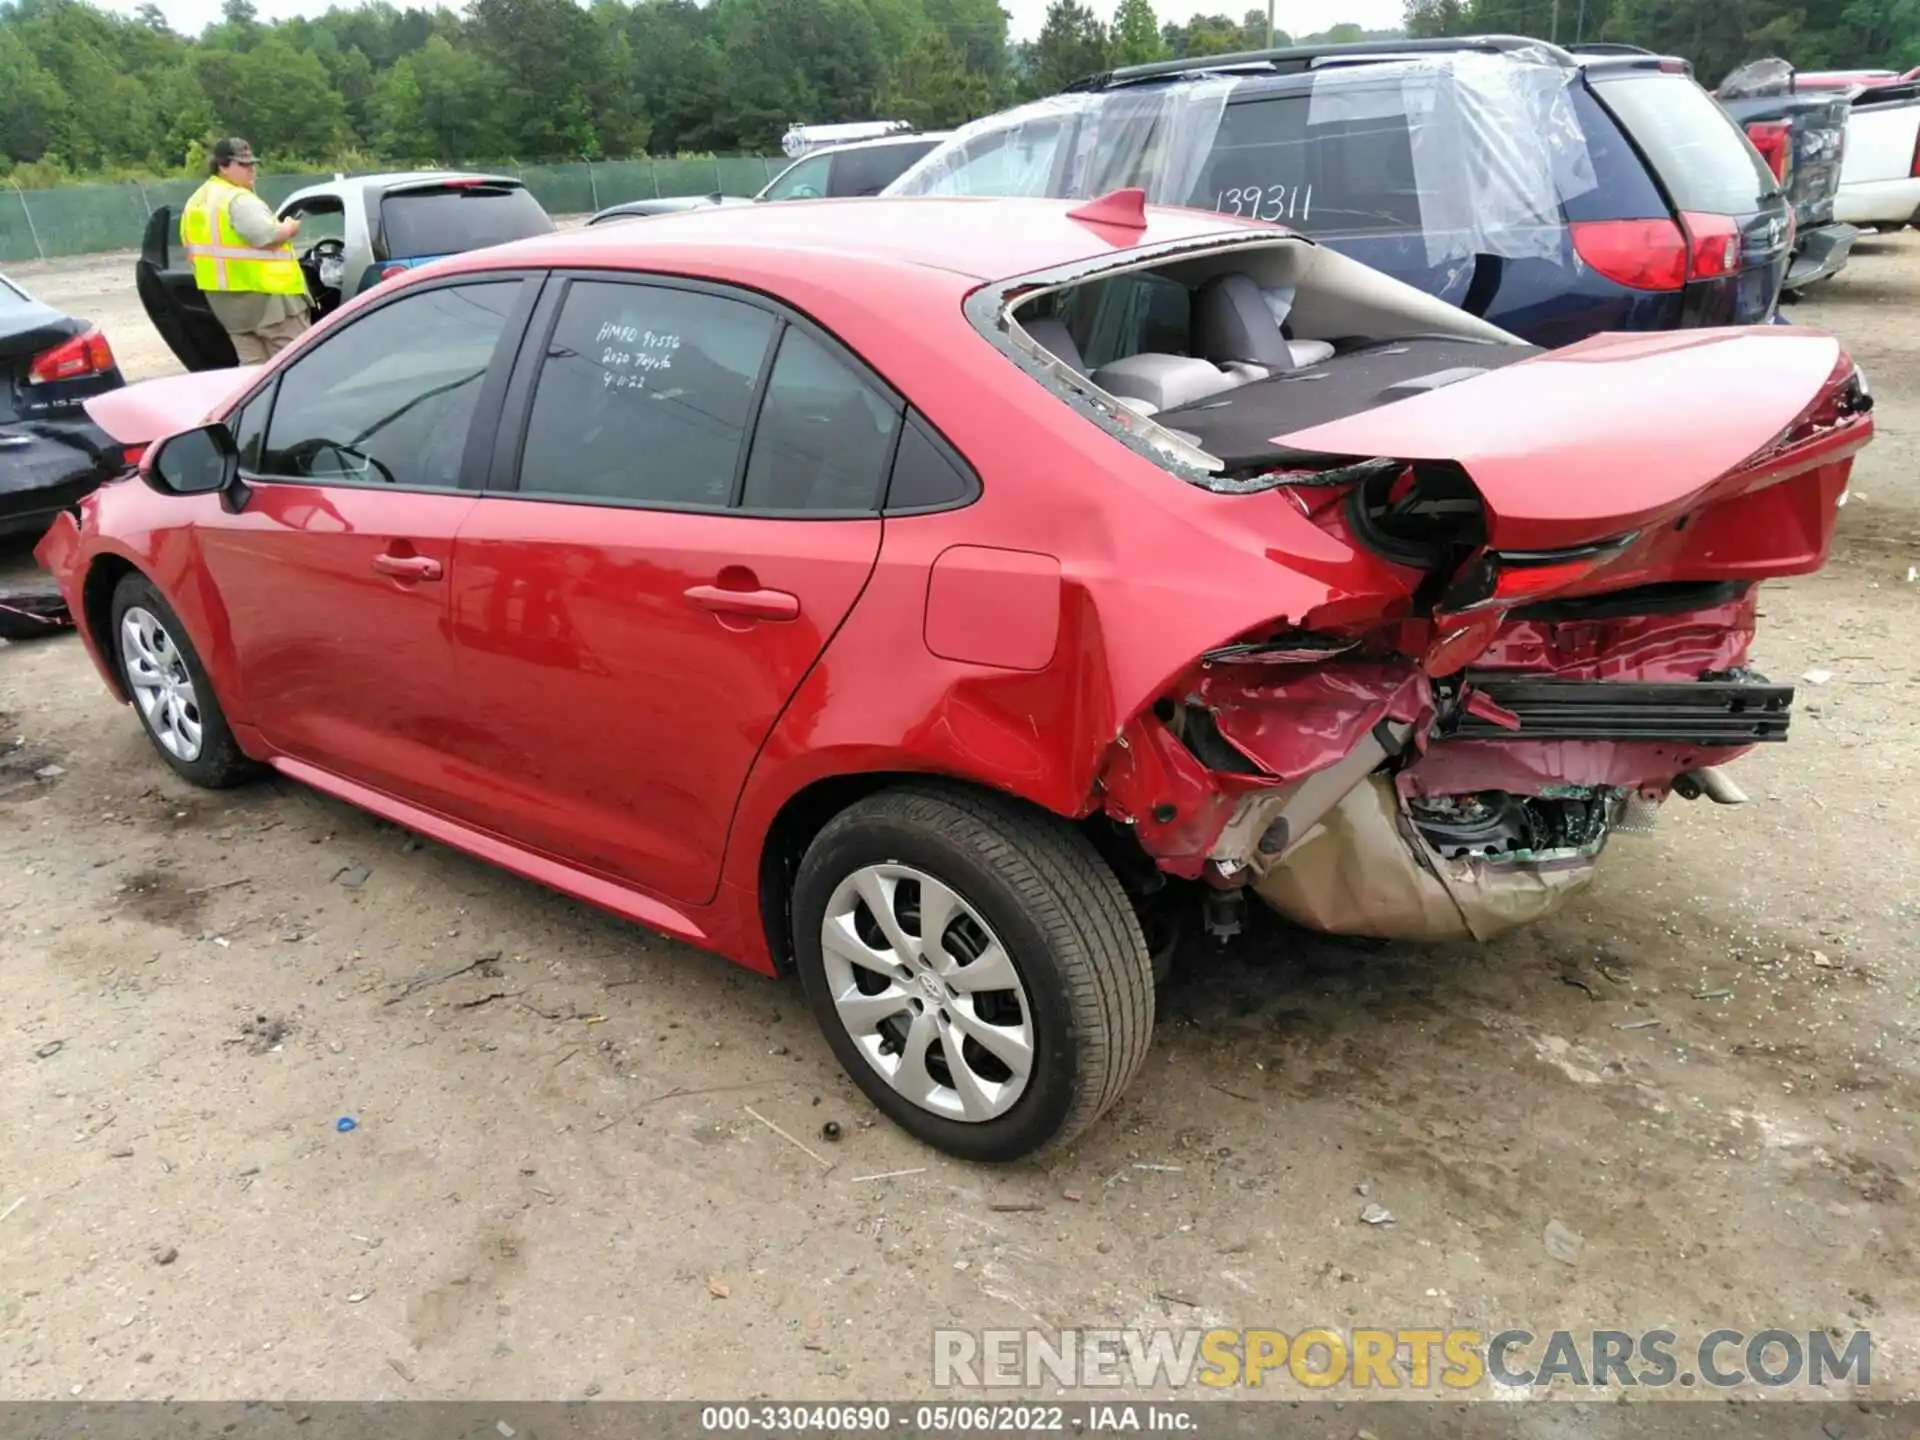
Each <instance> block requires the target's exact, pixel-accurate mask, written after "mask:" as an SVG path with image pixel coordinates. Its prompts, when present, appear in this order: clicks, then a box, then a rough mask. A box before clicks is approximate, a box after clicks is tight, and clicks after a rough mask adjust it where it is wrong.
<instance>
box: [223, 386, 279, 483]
mask: <svg viewBox="0 0 1920 1440" xmlns="http://www.w3.org/2000/svg"><path fill="white" fill-rule="evenodd" d="M272 408H273V386H271V385H269V386H267V388H266V389H264V390H262V391H261V392H260V393H259V394H258V395H255V396H254V397H253V398H252V399H251V400H249V401H247V403H246V404H245V405H243V406H241V407H240V410H239V412H238V413H237V414H235V415H234V417H233V418H232V419H231V420H229V421H228V422H227V429H228V430H229V431H231V432H232V434H233V443H234V448H235V449H236V450H238V451H239V454H240V468H241V469H242V470H245V471H249V472H251V471H255V470H258V469H259V468H260V447H261V445H262V444H263V443H264V442H265V440H266V438H267V412H268V411H269V410H271V409H272Z"/></svg>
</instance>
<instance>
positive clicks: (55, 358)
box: [27, 328, 113, 385]
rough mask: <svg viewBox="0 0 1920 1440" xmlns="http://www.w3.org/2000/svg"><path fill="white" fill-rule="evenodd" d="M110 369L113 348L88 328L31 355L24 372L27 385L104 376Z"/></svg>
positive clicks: (102, 336)
mask: <svg viewBox="0 0 1920 1440" xmlns="http://www.w3.org/2000/svg"><path fill="white" fill-rule="evenodd" d="M111 369H113V347H112V346H111V345H109V344H107V337H106V336H104V335H102V334H101V333H100V332H99V331H98V330H94V329H91V328H89V329H87V330H84V331H82V332H81V333H80V334H78V335H76V336H74V337H73V338H72V339H71V340H66V341H62V342H61V343H60V344H58V345H56V346H54V347H53V348H52V349H51V350H42V351H41V352H40V353H39V354H38V355H36V356H34V357H33V364H32V366H31V367H30V368H29V369H28V371H27V383H28V384H29V385H51V384H54V383H56V382H58V381H61V380H81V379H84V378H86V377H87V376H89V375H104V374H106V373H107V371H109V370H111Z"/></svg>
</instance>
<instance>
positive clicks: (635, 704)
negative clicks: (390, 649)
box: [453, 279, 899, 904]
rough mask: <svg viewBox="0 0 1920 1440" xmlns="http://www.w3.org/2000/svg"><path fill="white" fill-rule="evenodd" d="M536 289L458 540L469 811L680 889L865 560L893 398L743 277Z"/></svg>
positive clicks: (727, 813) (622, 874) (621, 875)
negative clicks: (532, 315) (546, 296)
mask: <svg viewBox="0 0 1920 1440" xmlns="http://www.w3.org/2000/svg"><path fill="white" fill-rule="evenodd" d="M550 298H551V299H552V301H553V303H554V305H555V306H556V307H557V308H556V313H554V314H553V315H552V316H551V319H550V320H548V321H545V322H543V320H542V318H540V317H536V319H535V322H534V326H533V329H532V331H531V332H530V333H531V335H532V336H538V337H543V338H541V339H540V340H539V341H538V342H537V343H536V342H535V341H534V340H532V339H530V340H529V346H528V349H529V354H530V356H532V357H537V360H538V364H537V367H534V368H533V370H532V373H531V375H530V377H529V382H528V391H529V393H527V394H526V395H524V396H522V397H520V399H519V401H518V403H515V402H510V403H509V406H508V412H507V418H506V420H505V421H504V422H503V427H502V441H503V445H502V450H501V457H502V458H501V459H500V460H499V461H498V462H497V464H496V469H495V483H496V485H500V486H502V487H503V488H501V489H499V490H497V491H495V492H493V493H489V494H488V495H487V496H486V497H485V498H483V499H482V500H481V501H480V502H479V504H478V505H477V506H476V507H475V509H474V511H473V513H472V514H471V515H470V516H469V517H468V519H467V520H466V522H465V524H464V525H463V526H462V527H461V531H460V535H459V539H458V540H457V542H456V543H455V546H454V567H453V570H454V576H455V581H454V586H453V592H454V593H453V632H454V637H455V641H456V643H457V646H458V650H457V657H458V659H457V665H458V671H459V683H460V692H461V695H462V698H463V700H464V702H465V704H466V708H467V714H466V720H467V723H468V725H469V726H470V727H471V730H470V734H472V735H473V737H474V738H476V739H477V740H479V741H480V742H481V746H480V748H478V749H476V750H474V751H472V752H470V758H471V759H472V761H473V763H474V765H475V768H476V770H477V771H479V772H480V774H481V777H482V779H481V783H480V784H479V785H478V786H477V787H476V793H477V794H478V795H479V796H480V797H481V799H480V801H479V804H480V806H481V809H480V810H479V811H477V812H476V813H474V814H473V815H472V817H471V818H472V819H473V820H474V821H475V822H476V823H479V824H482V825H486V826H488V827H489V828H493V829H496V830H499V831H501V832H503V833H506V834H508V835H511V836H513V837H514V838H515V839H517V840H519V841H520V842H521V843H524V844H528V845H531V846H533V847H535V848H537V849H541V850H545V851H547V852H548V853H550V854H553V855H556V856H558V857H560V858H562V859H565V860H567V861H569V862H571V863H573V864H576V865H580V866H583V867H586V868H589V869H592V870H595V871H598V872H601V873H603V874H607V875H610V876H612V877H615V878H618V879H621V880H625V881H627V882H629V883H632V884H636V885H639V886H641V887H642V888H645V889H647V890H650V891H652V892H653V893H655V894H658V895H661V896H664V897H667V898H670V899H672V900H675V901H679V902H681V903H686V904H701V903H704V902H706V901H708V900H710V899H711V898H712V896H713V893H714V891H715V889H716V888H717V886H718V883H719V872H720V860H721V856H722V853H723V851H724V849H725V845H726V839H727V830H728V825H729V823H730V821H731V818H732V814H733V806H734V802H735V801H736V800H737V798H738V797H739V794H740V790H741V787H742V786H743V785H744V784H745V781H746V775H747V771H748V768H749V767H750V766H751V764H752V763H753V759H754V756H755V754H756V753H757V752H758V750H759V748H760V745H761V742H762V741H763V740H765V738H766V736H767V734H768V732H769V731H770V730H771V729H772V727H773V724H774V722H775V720H777V719H778V718H779V715H780V713H781V711H782V710H783V709H784V708H785V706H786V704H787V701H788V699H789V698H790V697H791V696H792V694H793V692H794V690H795V689H796V688H797V687H798V686H799V684H800V681H801V680H802V679H803V678H804V677H805V675H806V673H807V671H808V670H809V669H810V668H811V667H812V665H813V664H814V662H815V661H816V660H817V659H818V658H819V655H820V652H821V651H822V649H823V648H824V647H825V645H826V643H827V641H828V640H829V639H830V638H831V637H832V635H833V633H834V631H835V630H836V629H837V628H838V627H839V625H840V622H841V621H842V620H843V619H844V618H845V616H846V614H847V612H848V610H849V609H850V608H851V607H852V605H853V603H854V601H855V600H856V599H857V598H858V596H859V594H860V591H861V589H862V587H863V586H864V585H865V584H866V581H867V576H868V574H869V573H870V572H871V570H872V568H873V564H874V560H875V557H876V556H877V554H878V551H879V545H880V524H881V522H880V520H879V518H878V515H879V500H880V486H881V481H882V477H883V475H884V472H885V469H886V465H887V459H888V455H889V452H890V450H891V447H892V442H893V437H894V433H895V430H896V429H897V427H898V425H899V415H898V411H897V410H896V408H895V405H894V402H893V401H892V399H891V398H889V397H887V396H885V395H883V393H882V392H881V391H880V389H879V388H878V387H877V386H876V385H875V384H873V383H871V382H870V381H869V380H868V379H867V378H865V377H864V375H863V373H862V371H861V370H860V367H858V366H857V365H856V364H855V363H854V362H852V361H851V359H850V357H848V356H846V355H845V353H844V352H842V351H840V350H839V349H838V347H836V346H835V345H834V344H833V343H832V342H831V341H829V340H827V339H826V338H825V337H823V336H820V335H818V334H817V333H816V332H813V331H811V330H810V329H809V328H807V327H804V326H803V325H801V324H799V323H790V322H789V318H788V317H786V316H784V315H781V314H777V313H776V312H775V311H774V310H773V309H771V308H769V307H767V306H766V305H764V304H762V303H760V302H758V301H755V300H752V299H749V298H747V297H745V296H742V295H733V294H727V293H722V292H719V291H716V290H715V289H714V288H712V287H699V288H695V287H679V286H675V285H672V284H671V283H666V282H663V283H657V284H656V283H634V282H623V281H614V280H603V279H576V280H573V281H571V282H570V283H569V284H568V285H567V287H566V290H565V292H564V294H563V295H559V296H555V297H550ZM544 308H545V307H544V306H543V309H544ZM543 324H544V326H545V328H543ZM522 414H524V416H525V419H524V422H522V421H521V420H520V418H519V417H520V415H522ZM509 432H511V434H512V435H513V436H514V437H523V438H522V439H521V443H520V444H519V445H518V446H517V447H515V446H513V445H510V444H507V443H506V442H507V440H508V438H509Z"/></svg>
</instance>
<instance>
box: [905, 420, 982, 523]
mask: <svg viewBox="0 0 1920 1440" xmlns="http://www.w3.org/2000/svg"><path fill="white" fill-rule="evenodd" d="M979 490H980V481H979V479H978V478H977V477H976V476H975V475H974V473H973V471H972V470H971V468H969V467H968V465H967V463H966V461H964V460H962V459H961V458H960V456H959V455H958V454H957V453H956V452H955V451H954V449H953V448H952V447H951V446H950V445H948V444H947V442H946V441H944V440H942V439H941V438H940V437H939V436H938V435H937V434H935V433H934V431H933V428H932V427H931V426H930V425H928V424H927V422H926V421H924V420H922V419H921V418H920V416H919V415H918V414H910V415H908V417H907V428H906V429H905V430H903V431H901V432H900V448H899V449H898V450H897V451H896V452H895V453H894V457H893V477H892V479H891V480H890V481H889V482H888V485H887V510H888V512H889V513H892V514H899V513H900V512H902V511H913V510H938V509H942V508H945V507H946V506H949V505H959V504H962V503H964V502H965V501H968V500H971V499H972V498H973V497H974V496H975V495H977V494H978V493H979Z"/></svg>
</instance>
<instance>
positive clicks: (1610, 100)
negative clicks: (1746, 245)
mask: <svg viewBox="0 0 1920 1440" xmlns="http://www.w3.org/2000/svg"><path fill="white" fill-rule="evenodd" d="M1594 83H1595V88H1596V89H1597V90H1598V91H1599V94H1600V98H1601V99H1602V100H1603V101H1605V102H1606V104H1607V107H1608V108H1609V109H1610V110H1612V111H1613V113H1614V114H1615V115H1617V116H1619V117H1620V123H1621V124H1623V125H1624V126H1626V127H1627V130H1628V131H1629V132H1630V133H1631V134H1632V135H1633V138H1634V139H1636V140H1638V141H1639V142H1640V148H1641V149H1643V150H1645V151H1646V152H1647V158H1648V159H1649V160H1651V161H1652V162H1653V168H1654V169H1655V170H1657V171H1658V172H1659V174H1660V178H1661V179H1662V180H1664V181H1665V182H1666V185H1667V190H1668V192H1669V193H1670V194H1672V196H1673V199H1674V203H1675V204H1676V205H1677V206H1678V207H1679V208H1680V209H1682V210H1695V211H1700V212H1702V213H1704V214H1708V215H1751V214H1752V213H1753V212H1754V211H1756V210H1759V209H1760V208H1761V207H1762V206H1763V205H1764V204H1765V203H1766V202H1767V200H1768V199H1769V198H1770V197H1771V196H1772V195H1773V194H1774V193H1775V192H1776V190H1777V189H1778V182H1777V181H1776V180H1775V179H1774V176H1773V172H1772V171H1771V170H1769V169H1768V168H1767V162H1766V161H1764V160H1762V159H1761V158H1760V156H1759V155H1758V154H1757V153H1756V152H1755V151H1754V149H1753V147H1752V146H1751V145H1749V144H1748V143H1747V142H1746V138H1745V137H1744V136H1743V135H1742V134H1741V133H1740V129H1739V126H1738V125H1737V124H1735V122H1734V119H1733V117H1732V116H1730V115H1729V114H1727V112H1726V111H1725V110H1722V109H1721V108H1720V106H1719V105H1718V104H1716V103H1715V101H1714V99H1713V97H1712V96H1711V95H1709V94H1707V92H1706V91H1704V90H1702V89H1701V88H1700V87H1699V86H1698V85H1696V84H1695V83H1694V82H1693V81H1691V80H1689V79H1688V78H1687V77H1686V76H1684V75H1664V74H1659V73H1655V72H1649V71H1636V72H1634V73H1632V74H1629V75H1618V76H1607V77H1606V78H1604V79H1601V78H1598V77H1596V79H1595V82H1594Z"/></svg>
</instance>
